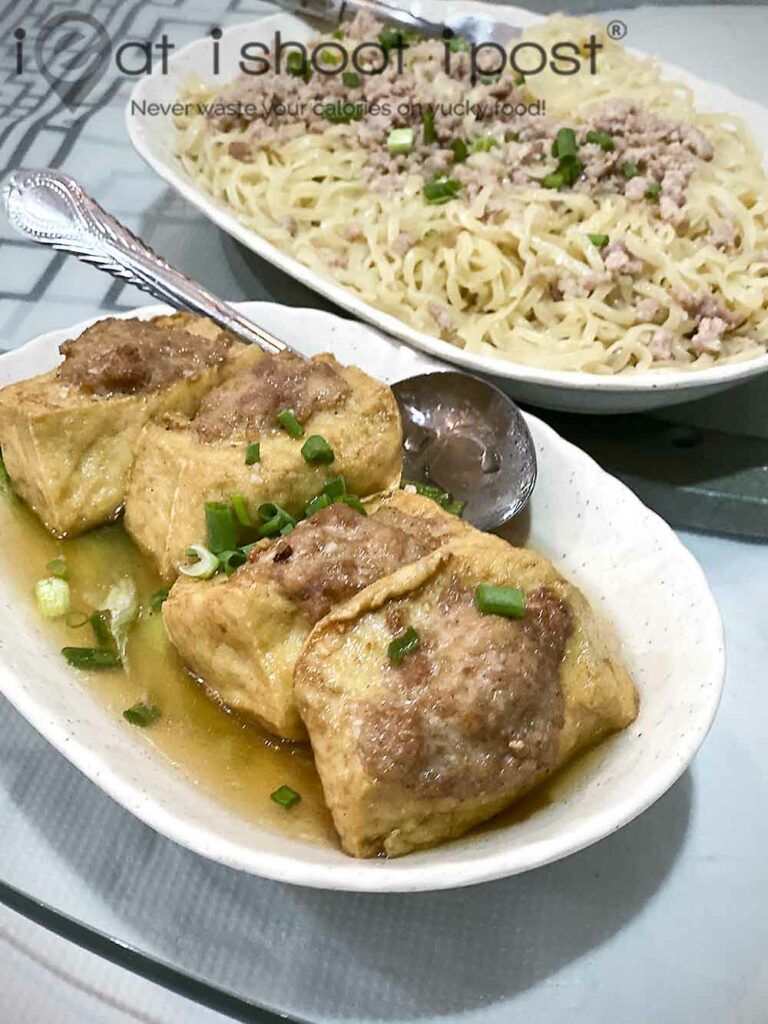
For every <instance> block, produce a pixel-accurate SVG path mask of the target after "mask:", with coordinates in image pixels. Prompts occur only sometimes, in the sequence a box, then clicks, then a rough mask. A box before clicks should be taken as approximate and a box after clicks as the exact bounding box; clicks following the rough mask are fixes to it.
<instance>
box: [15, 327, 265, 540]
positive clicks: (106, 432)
mask: <svg viewBox="0 0 768 1024" xmlns="http://www.w3.org/2000/svg"><path fill="white" fill-rule="evenodd" d="M247 351H248V346H246V345H244V344H242V342H239V341H235V340H234V338H233V336H232V335H231V334H228V333H227V332H226V331H222V330H221V328H219V327H218V326H217V325H216V324H214V323H213V321H212V320H207V319H205V318H203V317H193V316H191V315H189V314H186V313H177V314H175V315H173V316H160V317H155V318H154V319H153V320H118V319H112V318H110V319H107V320H100V321H98V322H97V323H95V324H93V325H92V326H90V327H88V328H86V329H85V331H83V333H82V334H81V335H80V336H79V337H78V338H74V339H72V340H70V341H66V342H65V343H64V344H63V345H62V346H61V353H62V355H63V356H64V360H63V362H62V363H61V364H60V365H59V366H58V367H57V368H56V369H55V370H51V371H50V372H49V373H44V374H41V375H40V376H39V377H33V378H32V379H31V380H25V381H21V382H19V383H18V384H11V385H9V386H8V387H5V388H3V389H2V390H0V448H2V452H3V459H4V461H5V465H6V468H7V470H8V473H9V475H10V476H11V478H12V480H13V483H14V487H15V488H16V490H17V491H18V493H19V494H20V495H21V496H22V497H23V498H24V500H25V501H26V502H27V503H28V504H29V505H30V507H31V508H32V509H34V511H35V512H36V513H37V514H38V516H39V517H40V518H41V519H42V521H43V523H44V524H45V525H46V526H47V527H48V529H49V530H52V531H53V532H54V533H57V534H59V535H61V536H64V535H74V534H77V533H81V532H82V531H83V530H87V529H90V528H91V527H93V526H98V525H100V524H101V523H104V522H106V521H107V520H108V519H111V518H112V517H113V516H114V515H116V514H117V512H118V511H119V510H120V508H121V507H122V505H123V502H124V501H125V488H126V482H127V478H128V473H129V471H130V468H131V464H132V461H133V453H134V450H135V448H136V442H137V440H138V437H139V434H140V433H141V430H142V428H143V426H144V424H145V423H147V422H148V420H150V419H151V418H153V417H155V416H161V415H162V414H163V413H180V414H186V415H192V414H193V413H194V412H195V411H196V409H197V406H198V405H199V403H200V400H201V399H202V397H203V395H204V394H205V393H206V391H208V390H209V389H210V388H211V387H212V386H213V385H214V384H216V383H218V382H219V381H220V380H221V379H223V376H224V374H225V373H226V371H227V369H228V368H230V367H231V366H232V364H233V361H236V359H237V358H238V357H239V356H241V355H242V354H243V353H244V352H247Z"/></svg>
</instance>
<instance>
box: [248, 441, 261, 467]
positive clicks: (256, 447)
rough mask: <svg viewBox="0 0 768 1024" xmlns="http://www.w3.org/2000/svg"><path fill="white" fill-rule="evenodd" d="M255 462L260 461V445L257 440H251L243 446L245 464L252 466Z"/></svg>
mask: <svg viewBox="0 0 768 1024" xmlns="http://www.w3.org/2000/svg"><path fill="white" fill-rule="evenodd" d="M256 462H261V445H260V444H259V442H258V441H251V443H250V444H248V445H246V446H245V464H246V466H253V465H254V464H255V463H256Z"/></svg>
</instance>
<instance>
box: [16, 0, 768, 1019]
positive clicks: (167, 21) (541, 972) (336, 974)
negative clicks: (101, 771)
mask: <svg viewBox="0 0 768 1024" xmlns="http://www.w3.org/2000/svg"><path fill="white" fill-rule="evenodd" d="M542 6H543V5H542ZM552 6H563V5H552ZM565 6H566V7H568V8H569V9H571V10H575V9H576V5H573V4H567V5H565ZM591 6H594V5H591V4H587V3H585V4H583V5H581V8H587V7H591ZM88 9H89V11H92V12H93V13H94V14H96V15H97V17H98V18H99V20H100V21H102V22H103V23H104V25H106V26H107V29H108V31H109V32H110V34H112V35H113V37H114V38H117V37H118V36H119V37H121V38H123V37H124V38H145V37H146V38H156V37H157V36H158V35H159V33H161V32H162V31H167V32H168V34H169V36H171V37H172V39H173V41H174V43H175V44H176V45H177V46H181V45H182V44H183V42H185V41H186V40H187V39H191V38H194V37H197V36H199V35H202V34H204V33H205V32H207V31H208V30H209V29H210V27H211V26H212V25H214V24H220V25H227V24H232V23H234V22H237V21H241V20H245V19H247V18H250V17H252V16H254V15H257V14H259V13H260V12H262V11H265V10H267V9H268V8H267V7H266V5H264V4H261V3H249V2H247V0H229V2H228V0H177V2H167V3H166V2H162V3H161V2H153V3H152V4H135V5H126V4H124V3H120V2H118V0H98V2H96V3H95V4H92V5H89V6H88ZM51 10H52V8H50V9H49V6H48V4H47V3H43V2H28V3H26V4H12V5H8V6H7V7H6V8H5V9H4V11H3V13H2V20H1V21H0V25H1V26H2V30H3V38H7V39H10V38H11V37H12V33H13V31H14V29H15V28H16V27H17V26H18V25H20V24H21V25H23V27H24V28H25V29H26V31H27V33H28V34H29V38H32V37H33V35H34V32H35V31H36V30H39V29H40V26H41V25H42V23H43V22H44V21H45V20H46V19H48V18H50V16H51ZM57 10H58V8H57ZM615 13H616V16H617V17H619V16H620V17H621V18H622V19H623V20H624V21H625V22H626V24H627V26H628V29H629V32H630V33H631V37H630V38H631V42H633V43H634V44H635V45H637V46H638V47H640V48H645V49H647V50H650V51H653V52H656V53H658V54H659V55H660V56H664V57H666V58H668V59H670V60H674V61H676V62H677V63H679V64H682V65H686V66H689V67H690V68H691V70H694V71H696V72H697V73H700V74H703V75H705V76H706V75H709V76H710V77H712V74H713V72H712V68H713V67H716V68H717V71H718V77H719V79H720V80H721V81H722V82H723V83H724V84H727V85H729V86H730V87H731V88H733V89H735V91H737V92H740V93H742V94H744V95H749V96H751V97H753V98H756V99H762V87H763V82H764V60H763V55H762V40H763V39H764V37H765V28H766V27H768V26H767V23H768V12H766V9H765V8H764V7H763V8H761V7H738V8H728V9H724V8H723V6H722V5H720V6H717V7H716V6H712V7H707V8H702V7H697V8H695V9H692V8H670V9H663V8H642V9H638V10H626V11H623V12H615ZM612 16H613V14H612V12H603V13H602V14H601V18H602V19H603V20H607V19H610V18H611V17H612ZM683 39H685V43H686V45H685V47H683V46H682V44H681V41H682V40H683ZM0 61H2V62H3V63H0V102H2V103H5V104H7V107H6V110H5V115H4V119H3V123H2V133H1V134H0V165H2V167H3V169H4V172H3V173H5V171H7V170H8V169H12V168H15V167H19V166H26V167H33V166H43V165H48V166H58V167H62V168H63V169H65V170H67V171H68V172H69V173H71V174H73V175H74V176H75V177H77V178H78V179H79V180H81V181H82V182H83V184H84V185H85V187H86V188H87V189H88V190H89V191H90V192H91V193H92V194H93V195H95V196H96V197H98V199H99V200H100V201H101V202H103V203H104V205H105V206H106V207H107V208H109V209H111V210H112V211H113V212H114V213H115V214H117V216H119V217H120V218H121V219H123V220H125V221H126V222H127V223H128V224H129V225H130V226H131V227H133V228H134V229H135V230H136V231H137V232H138V233H139V234H140V235H141V236H142V237H144V238H145V239H146V240H147V241H148V242H149V243H150V244H151V245H152V246H153V247H154V248H155V249H156V250H157V251H158V252H160V253H162V254H164V255H166V256H168V257H169V258H170V259H171V261H172V262H175V263H176V264H177V265H179V266H181V267H183V268H184V269H185V270H187V271H188V272H189V273H190V274H191V275H192V276H194V277H197V278H198V279H200V280H202V281H203V282H204V283H205V284H207V285H209V286H210V287H211V288H212V289H213V290H214V291H216V292H218V293H219V294H222V295H223V296H225V297H227V298H231V299H245V298H252V299H253V298H255V299H271V300H274V301H280V302H285V303H288V304H290V305H294V306H297V305H298V306H315V307H321V308H331V307H330V306H328V304H326V303H324V301H323V300H321V299H319V298H318V297H317V296H316V295H314V293H312V292H310V291H308V290H307V289H305V288H304V287H302V286H301V285H300V284H298V283H296V282H294V281H293V280H291V279H289V278H287V277H286V276H285V275H283V274H282V273H281V272H280V271H278V270H276V269H274V268H272V267H270V266H268V265H266V264H265V263H263V262H262V261H261V260H259V259H258V258H256V257H255V256H253V255H252V254H250V253H248V252H247V251H246V250H244V249H243V248H242V247H240V246H239V245H237V244H236V243H235V242H233V241H232V240H231V239H229V238H228V237H227V236H225V235H224V234H222V233H221V232H219V231H218V230H217V229H215V228H214V227H213V226H212V225H210V224H209V223H208V222H207V221H205V220H204V219H203V218H202V217H201V216H199V215H197V214H196V213H194V212H193V211H192V210H191V209H190V208H189V207H188V206H186V205H185V204H184V202H183V201H182V200H180V199H179V198H177V197H175V196H174V195H173V194H172V193H171V192H170V190H169V189H167V188H166V187H165V185H164V184H163V183H162V182H161V181H159V179H156V178H155V177H153V175H152V174H151V172H150V171H148V170H147V169H146V168H145V167H144V166H143V165H142V164H141V162H140V160H139V158H138V157H136V156H135V155H134V154H133V153H132V151H131V150H130V147H129V145H128V143H127V140H126V137H125V132H124V127H123V119H122V105H123V103H124V100H125V94H126V90H127V88H129V87H130V82H125V81H120V80H118V79H117V78H115V77H113V76H110V75H109V74H107V75H105V76H104V77H103V78H102V79H100V80H99V81H98V82H97V83H96V85H95V86H94V88H93V90H92V92H91V93H90V94H89V95H88V96H87V97H86V98H85V100H84V102H83V104H82V105H81V106H80V107H78V108H77V109H76V110H74V111H71V110H67V109H66V108H65V107H64V106H63V105H62V104H61V103H59V101H58V100H57V98H56V96H55V94H53V93H52V92H51V90H50V89H49V87H48V83H47V82H46V80H45V79H44V78H43V77H42V76H39V75H30V76H27V77H26V78H24V80H23V81H21V83H20V79H19V77H18V76H16V75H15V73H14V67H13V61H14V52H13V48H12V47H10V46H6V47H5V48H4V49H3V50H2V51H0ZM0 244H1V245H2V254H1V256H0V262H1V263H2V280H1V281H0V289H1V290H0V331H2V334H0V338H1V339H2V341H1V342H0V344H2V346H3V347H12V346H14V345H17V344H20V343H22V342H23V341H24V340H26V339H28V338H30V337H32V336H35V335H37V334H39V333H42V332H44V331H46V330H50V329H53V328H55V327H61V326H62V325H66V324H69V323H74V322H76V321H77V320H79V319H82V318H84V317H86V316H90V315H93V314H94V313H98V312H100V311H115V310H117V311H120V310H127V309H130V308H132V307H133V306H135V305H141V304H143V303H144V302H146V301H147V299H146V297H145V296H143V295H142V294H141V293H140V292H137V291H135V290H133V289H131V288H128V287H124V286H122V285H120V284H118V283H116V282H113V281H112V280H111V279H109V278H106V277H104V276H102V275H100V274H98V273H96V272H95V271H92V270H90V269H88V268H85V267H83V266H82V265H80V264H78V263H76V262H75V261H72V260H69V261H68V260H66V259H64V258H63V257H61V256H59V255H54V254H52V253H50V252H48V251H46V250H43V249H39V248H35V247H33V246H30V245H26V244H25V243H23V242H21V241H20V240H19V239H18V238H15V237H13V236H12V234H11V232H10V229H9V228H8V226H7V224H6V223H5V221H4V220H2V221H0ZM766 397H768V394H767V393H766V389H765V387H764V386H761V385H759V384H757V385H749V386H747V387H744V388H742V389H740V392H739V394H738V395H737V393H736V392H731V393H730V401H729V402H728V403H727V404H724V402H723V401H720V400H712V401H711V402H706V403H695V405H694V406H690V407H686V408H685V409H683V410H679V411H678V412H677V413H676V414H675V416H674V419H675V420H676V422H682V423H694V424H697V425H698V426H704V427H711V426H713V425H714V426H716V427H717V429H718V430H720V431H724V432H731V433H733V432H734V431H741V432H743V433H749V434H753V435H755V437H762V438H765V437H766V436H768V429H766V427H765V423H764V415H763V410H764V409H765V407H766V406H765V399H766ZM558 428H559V429H562V430H563V431H564V432H566V433H569V431H570V430H571V429H573V430H574V431H575V432H576V433H577V434H578V432H579V430H580V429H582V428H579V427H577V426H576V425H573V424H569V423H568V422H567V421H565V420H561V421H559V422H558ZM582 433H583V431H582ZM579 439H580V440H582V441H583V440H584V438H583V436H581V435H580V438H579ZM584 443H586V442H584ZM628 459H629V461H628V462H627V464H626V465H625V466H621V465H619V466H612V469H614V470H618V471H622V470H624V471H625V472H624V473H623V475H625V477H626V478H628V479H629V480H630V483H633V473H634V485H636V486H637V487H638V489H640V490H642V486H643V484H645V485H647V484H648V482H649V480H650V483H651V484H654V487H650V488H648V487H647V486H646V491H645V492H643V496H644V498H645V499H646V500H650V501H652V502H653V501H654V500H656V501H658V500H660V499H659V495H658V488H657V487H655V484H657V483H658V481H657V480H654V479H653V473H652V471H650V470H649V469H648V467H647V466H645V467H643V468H642V472H640V471H639V470H638V468H637V466H636V465H634V464H633V463H632V461H631V457H628ZM756 459H757V457H756ZM758 461H759V460H758ZM722 475H723V476H724V477H727V476H728V472H726V471H724V473H723V474H722ZM668 482H669V481H667V483H668ZM704 483H705V484H706V479H705V480H704ZM705 489H706V488H705ZM664 493H665V495H666V497H665V498H664V500H666V501H667V502H668V504H669V507H668V508H667V509H663V511H665V512H668V513H669V514H670V515H674V508H673V506H674V500H673V499H674V492H670V491H669V489H667V490H666V491H665V492H664ZM670 493H672V494H673V499H670ZM758 498H759V495H758ZM697 500H700V499H697ZM670 502H671V503H670ZM758 505H759V500H758ZM702 525H706V524H702ZM681 537H682V540H683V542H684V543H685V544H686V545H688V547H689V548H690V549H691V550H692V551H693V553H694V554H695V555H696V556H697V557H698V558H699V560H700V561H701V562H702V564H703V566H704V568H705V570H706V572H707V574H708V576H709V578H710V582H711V584H712V586H713V589H714V591H715V595H716V597H717V599H718V601H719V603H720V605H721V608H722V611H723V615H724V619H725V623H726V635H727V637H728V641H729V652H730V664H729V672H728V681H727V685H726V695H725V698H724V702H723V706H722V708H721V712H720V714H719V717H718V719H717V722H716V724H715V727H714V729H713V733H712V735H711V737H710V738H709V740H708V741H707V743H706V744H705V746H704V748H703V750H702V752H701V754H700V755H699V756H698V757H697V759H696V761H695V762H694V765H693V766H692V768H691V769H689V770H688V771H687V772H686V773H685V774H684V776H683V777H682V778H681V779H680V780H679V781H678V783H677V784H676V785H675V786H674V787H673V788H672V789H671V790H670V791H669V792H668V793H667V794H666V795H665V796H664V797H663V798H662V799H661V800H660V801H658V803H657V804H656V805H654V806H653V807H652V808H651V809H650V810H649V811H647V812H646V813H645V814H644V815H642V817H641V818H639V819H638V820H636V821H634V822H633V823H631V824H630V825H628V826H627V827H625V828H624V829H622V830H621V831H620V832H618V833H616V834H615V835H613V836H611V837H610V838H608V839H606V840H604V841H603V842H601V843H599V844H598V845H597V846H595V847H592V848H590V849H588V850H585V851H583V852H581V853H579V854H577V855H575V856H572V857H570V858H568V859H567V860H565V861H562V862H559V863H557V864H553V865H550V866H548V867H545V868H542V869H539V870H538V871H536V872H533V873H531V874H528V875H525V876H520V877H517V878H511V879H506V880H503V881H499V882H494V883H490V884H487V885H483V886H479V887H474V888H470V889H465V890H458V891H454V892H441V893H432V894H429V893H422V894H416V895H387V896H382V895H359V896H358V895H354V894H343V893H331V892H320V891H312V890H304V889H300V888H296V887H291V886H286V885H281V884H279V883H274V882H269V881H265V880H262V879H258V878H253V877H250V876H247V875H244V874H240V873H237V872H234V871H232V870H229V869H227V868H224V867H222V866H220V865H216V864H213V863H210V862H208V861H206V860H204V859H202V858H200V857H198V856H196V855H195V854H192V853H190V852H188V851H186V850H184V849H182V848H180V847H178V846H176V845H174V844H173V843H171V842H169V841H167V840H165V839H163V838H161V837H160V836H158V835H157V834H156V833H154V832H153V831H151V830H150V829H149V828H147V827H146V826H145V825H143V824H142V823H141V822H139V821H138V820H136V819H134V818H133V817H132V816H130V815H129V814H128V813H126V812H125V811H123V810H122V809H121V808H119V807H118V806H117V805H116V804H114V803H113V802H112V801H111V800H110V799H109V798H108V797H106V796H105V795H104V794H103V793H102V792H101V791H100V790H99V789H98V788H97V787H96V786H95V785H93V784H92V783H91V782H89V781H88V780H86V779H85V778H84V777H83V776H81V775H80V774H79V773H78V772H77V771H76V770H75V769H74V768H73V767H72V766H71V765H70V764H69V763H68V762H67V761H65V760H64V759H63V758H62V757H60V756H59V755H58V754H57V753H56V752H55V751H54V750H53V749H52V748H50V747H48V745H47V744H46V743H45V742H44V741H43V740H42V739H41V738H40V737H39V736H38V735H37V733H36V732H35V731H34V730H33V729H32V728H31V727H30V726H29V725H27V723H26V722H25V721H24V720H23V719H22V718H21V717H20V716H19V715H18V714H16V712H15V711H14V710H13V709H12V708H11V707H10V705H9V704H8V703H7V702H5V701H0V900H2V901H3V902H4V903H6V904H7V905H9V906H11V907H13V908H14V909H16V910H18V911H19V912H21V913H23V914H25V915H26V916H27V917H29V918H31V919H33V920H35V921H37V922H39V923H41V924H43V925H44V926H46V927H47V928H50V929H51V930H53V931H56V932H58V933H59V934H61V935H63V936H65V937H67V938H69V939H71V940H72V941H74V942H77V943H78V944H80V945H82V946H84V947H86V948H89V949H91V950H93V951H95V952H96V953H98V954H99V955H101V956H104V957H106V958H109V959H111V960H114V961H115V962H117V963H119V964H122V965H123V966H125V967H127V968H129V969H131V970H134V971H136V972H138V973H141V974H143V975H145V976H146V977H148V978H151V979H152V980H155V981H158V982H159V983H161V984H163V985H166V986H167V987H169V988H173V989H175V990H177V991H179V992H181V993H183V994H185V995H187V996H189V997H190V998H192V999H195V1000H197V1001H199V1002H201V1003H206V1004H208V1005H210V1006H212V1007H214V1008H216V1009H218V1010H221V1011H222V1012H225V1013H229V1014H230V1015H231V1016H233V1017H235V1018H238V1019H243V1020H251V1021H262V1020H263V1021H267V1020H271V1019H274V1015H288V1016H290V1017H293V1018H296V1019H306V1020H311V1021H313V1022H314V1021H317V1022H330V1021H339V1020H344V1021H350V1022H361V1024H362V1022H372V1021H377V1020H382V1021H384V1020H385V1021H388V1022H400V1021H402V1022H405V1021H412V1020H415V1019H417V1018H440V1019H444V1020H448V1021H456V1022H459V1021H460V1022H462V1024H466V1022H468V1021H469V1020H470V1018H471V1019H472V1020H473V1021H474V1020H478V1021H479V1020H483V1021H489V1022H501V1021H504V1022H509V1021H517V1020H520V1021H523V1020H525V1021H530V1020H534V1021H538V1020H541V1021H549V1020H552V1019H558V1018H560V1017H563V1018H565V1019H568V1020H569V1021H575V1022H577V1024H579V1022H583V1024H592V1022H593V1021H594V1020H595V1019H602V1017H603V1016H605V1017H608V1015H609V1014H610V1017H611V1019H615V1020H617V1021H621V1022H622V1024H624V1022H626V1024H635V1022H637V1024H639V1022H640V1021H641V1020H642V1021H643V1022H644V1021H646V1020H647V1019H648V1017H649V1016H651V1017H652V1016H653V1015H654V1014H655V1015H656V1016H657V1017H658V1018H659V1019H661V1020H675V1021H681V1022H687V1021H691V1022H693V1021H694V1020H695V1021H697V1022H701V1021H704V1022H710V1021H711V1022H715V1021H722V1020H726V1019H729V1020H730V1019H733V1017H732V1012H733V1007H734V1005H738V1007H739V1012H740V1014H741V1018H740V1019H743V1020H744V1021H749V1022H751V1021H759V1020H762V1019H763V1012H764V1007H765V1005H766V1000H767V999H768V978H767V977H766V975H765V972H764V970H763V968H762V951H763V949H764V948H765V944H766V942H767V941H768V886H766V870H767V869H766V865H767V864H768V856H766V854H767V853H768V826H766V824H765V816H764V815H761V814H760V813H759V810H758V809H759V808H761V807H762V806H764V804H765V800H766V795H768V794H767V793H766V790H767V789H768V773H767V772H766V769H765V762H764V758H762V757H761V753H762V749H763V746H764V741H763V736H762V732H763V724H762V723H763V722H764V721H765V715H766V712H767V711H768V707H767V706H766V705H767V704H768V699H767V698H766V692H765V686H764V668H763V667H762V666H764V665H765V664H766V663H767V662H768V639H766V631H765V628H764V622H765V612H766V602H765V583H764V581H765V579H766V578H768V548H766V547H765V546H763V545H760V544H757V543H744V542H739V541H736V540H729V539H724V538H722V537H715V536H707V535H703V534H694V533H683V534H681ZM756 810H758V813H755V811H756Z"/></svg>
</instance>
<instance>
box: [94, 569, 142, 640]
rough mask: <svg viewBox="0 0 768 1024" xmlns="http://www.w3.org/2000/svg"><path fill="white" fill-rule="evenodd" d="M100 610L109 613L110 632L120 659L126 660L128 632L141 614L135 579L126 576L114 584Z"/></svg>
mask: <svg viewBox="0 0 768 1024" xmlns="http://www.w3.org/2000/svg"><path fill="white" fill-rule="evenodd" d="M99 610H100V611H102V612H108V613H109V630H110V632H111V634H112V636H113V638H114V641H115V644H116V646H117V649H118V651H119V652H120V657H121V658H125V645H126V642H127V639H128V630H129V629H130V628H131V626H132V625H133V623H134V622H135V621H136V619H137V617H138V614H139V599H138V595H137V593H136V584H135V583H134V581H133V579H132V578H131V577H130V576H124V577H123V579H121V580H118V582H117V583H114V584H113V585H112V586H111V587H110V588H109V591H108V592H107V596H106V598H105V599H104V602H103V604H102V605H101V608H100V609H99Z"/></svg>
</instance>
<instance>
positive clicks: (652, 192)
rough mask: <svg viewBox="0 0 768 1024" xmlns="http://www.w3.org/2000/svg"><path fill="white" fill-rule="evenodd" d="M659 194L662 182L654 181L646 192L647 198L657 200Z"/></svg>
mask: <svg viewBox="0 0 768 1024" xmlns="http://www.w3.org/2000/svg"><path fill="white" fill-rule="evenodd" d="M659 192H661V182H659V181H652V182H651V184H650V185H649V186H648V188H647V189H646V190H645V198H646V199H655V198H656V196H657V195H658V194H659Z"/></svg>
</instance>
